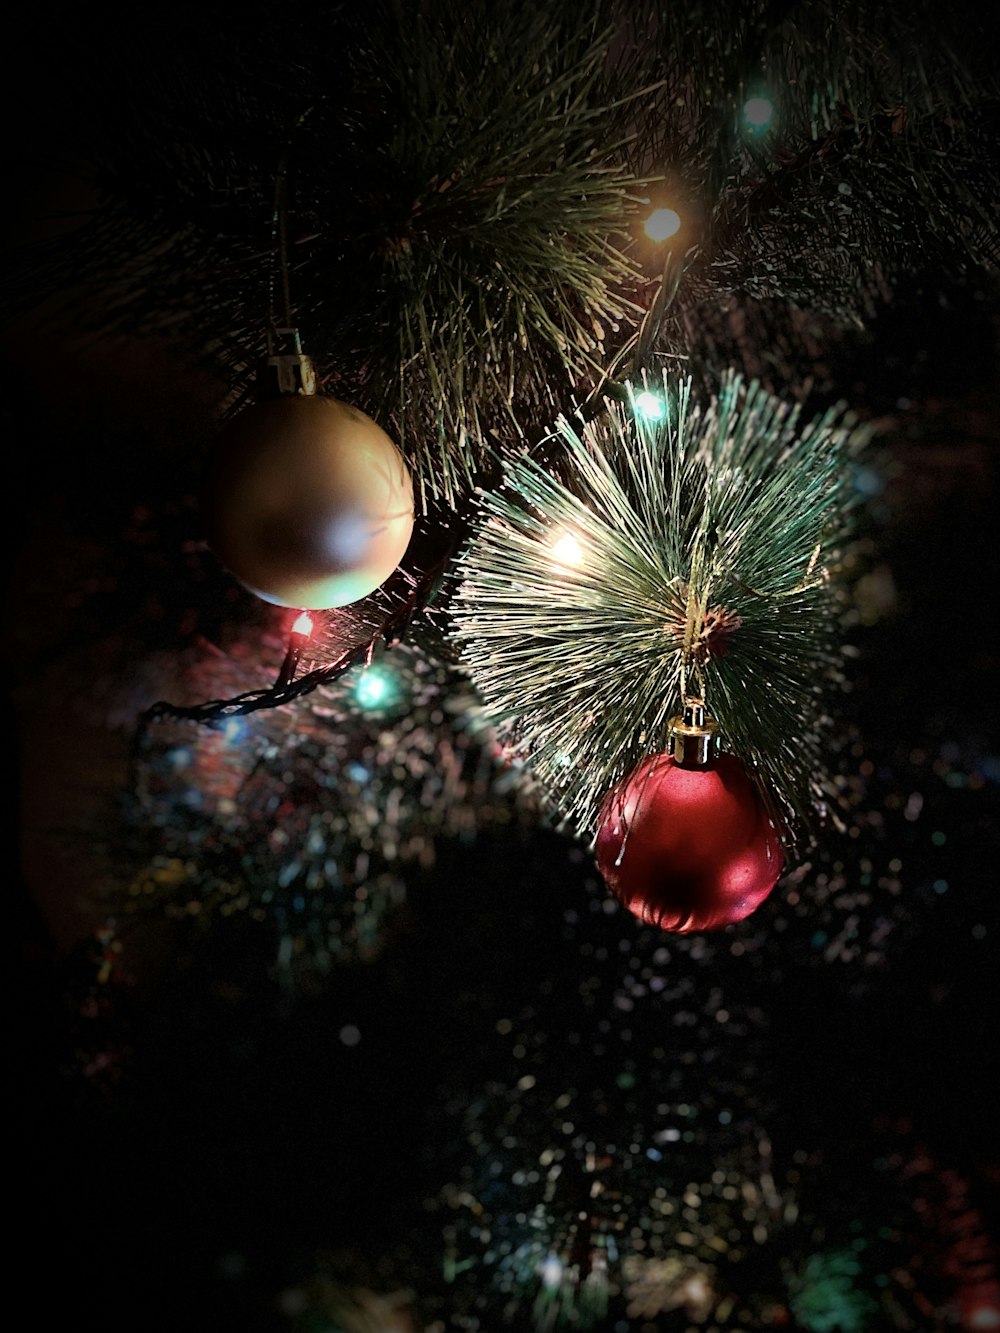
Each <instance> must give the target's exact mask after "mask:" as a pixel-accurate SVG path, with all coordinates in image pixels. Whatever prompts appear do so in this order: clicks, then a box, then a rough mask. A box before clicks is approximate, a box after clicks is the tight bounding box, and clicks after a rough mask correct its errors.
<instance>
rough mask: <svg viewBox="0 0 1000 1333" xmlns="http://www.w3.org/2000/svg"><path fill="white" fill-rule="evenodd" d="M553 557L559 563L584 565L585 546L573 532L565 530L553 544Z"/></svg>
mask: <svg viewBox="0 0 1000 1333" xmlns="http://www.w3.org/2000/svg"><path fill="white" fill-rule="evenodd" d="M552 558H553V560H555V562H556V563H557V564H559V565H582V564H583V547H582V546H581V545H580V543H579V542H578V541H577V539H576V538H575V537H574V536H573V534H572V533H571V532H564V533H563V534H562V536H561V537H560V538H559V539H558V540H557V541H555V542H553V544H552Z"/></svg>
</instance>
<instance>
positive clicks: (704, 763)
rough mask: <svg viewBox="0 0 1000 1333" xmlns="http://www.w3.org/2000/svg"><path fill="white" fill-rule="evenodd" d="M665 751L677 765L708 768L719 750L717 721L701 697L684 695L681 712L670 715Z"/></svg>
mask: <svg viewBox="0 0 1000 1333" xmlns="http://www.w3.org/2000/svg"><path fill="white" fill-rule="evenodd" d="M668 751H669V754H670V756H671V758H672V759H673V761H674V763H675V764H677V765H678V766H679V767H680V768H711V767H712V765H713V764H714V763H715V759H716V756H717V755H718V753H719V727H718V723H717V722H715V721H714V720H713V719H712V718H710V717H709V716H708V715H707V713H706V712H705V704H704V701H703V700H702V699H686V700H685V701H684V711H683V713H678V714H677V715H676V717H672V718H671V719H670V741H669V745H668Z"/></svg>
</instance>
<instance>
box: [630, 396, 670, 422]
mask: <svg viewBox="0 0 1000 1333" xmlns="http://www.w3.org/2000/svg"><path fill="white" fill-rule="evenodd" d="M635 410H636V411H637V412H638V413H639V415H640V416H641V417H645V418H646V420H647V421H662V420H663V418H664V417H665V416H666V413H667V405H666V403H665V402H664V401H663V399H662V398H661V397H660V396H659V394H656V393H650V392H649V390H648V389H644V390H643V391H642V393H637V394H636V396H635Z"/></svg>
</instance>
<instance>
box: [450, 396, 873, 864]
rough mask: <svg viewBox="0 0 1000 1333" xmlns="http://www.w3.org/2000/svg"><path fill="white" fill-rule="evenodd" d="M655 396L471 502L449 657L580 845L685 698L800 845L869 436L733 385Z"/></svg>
mask: <svg viewBox="0 0 1000 1333" xmlns="http://www.w3.org/2000/svg"><path fill="white" fill-rule="evenodd" d="M662 394H663V402H664V404H665V407H666V410H665V412H664V415H663V416H662V418H661V419H660V420H658V421H657V420H649V419H646V418H644V417H643V415H642V413H641V412H640V411H639V410H638V408H637V403H636V397H637V395H634V394H632V393H631V392H630V395H629V400H628V403H627V404H609V406H608V411H607V413H606V415H605V416H603V417H602V418H600V419H598V420H596V421H594V422H591V423H590V424H587V425H584V426H583V427H582V428H581V429H579V430H578V429H577V428H576V427H574V425H573V424H572V423H570V422H569V421H566V420H565V419H563V420H561V421H560V423H559V426H558V432H557V436H556V439H555V441H554V442H555V443H556V444H557V445H558V446H559V447H558V451H557V457H556V458H555V461H554V464H553V465H551V466H544V465H543V464H542V463H541V462H540V461H538V460H537V459H536V458H533V457H530V456H526V457H524V458H523V459H522V460H520V461H519V462H516V463H514V464H513V465H512V466H511V467H510V468H509V470H508V473H507V476H506V485H505V487H504V488H503V489H502V490H498V491H496V492H493V493H484V494H482V495H481V500H480V505H481V512H480V517H479V521H478V524H477V527H476V529H475V531H474V533H473V536H472V537H471V539H470V541H469V543H468V545H467V547H466V549H465V550H464V551H463V553H462V556H461V558H460V562H459V571H458V577H459V578H460V580H461V582H460V584H459V586H458V587H457V589H456V593H455V599H454V617H455V627H456V633H457V636H458V639H459V641H460V644H461V649H462V653H463V657H464V660H465V663H466V665H467V667H468V669H469V671H470V673H471V675H472V678H473V680H474V681H475V683H476V685H477V686H478V688H479V689H480V690H481V692H482V694H483V697H484V699H485V700H486V704H487V707H488V708H489V709H490V710H491V713H492V715H493V716H494V718H495V719H496V720H497V721H498V723H499V724H500V726H501V728H502V730H503V732H504V733H505V734H506V736H507V737H508V739H509V740H510V741H511V743H512V744H513V745H514V746H515V747H516V748H517V749H519V750H520V751H521V752H522V753H523V755H524V756H525V758H526V759H527V761H528V762H530V764H531V767H532V769H533V771H534V773H535V775H536V777H537V778H538V780H539V781H540V782H541V784H542V786H543V787H544V788H545V789H546V790H547V791H548V793H549V795H550V798H551V800H552V803H553V807H554V809H556V810H557V811H558V812H559V814H560V817H561V819H562V820H563V821H564V822H566V823H568V824H570V825H572V826H573V827H575V828H576V829H577V830H579V831H580V832H581V833H587V834H593V833H594V832H595V831H596V820H597V816H598V811H599V807H600V804H601V801H602V800H603V797H604V795H605V793H606V792H607V791H608V789H609V788H610V787H611V786H612V785H613V784H614V783H615V782H616V781H618V780H619V779H620V778H622V777H623V776H624V775H625V774H627V773H628V772H629V771H630V770H631V769H632V768H633V766H634V765H635V764H636V763H637V762H638V761H639V759H640V758H641V757H642V756H643V755H645V754H648V753H656V752H660V751H663V750H665V749H666V746H667V737H668V725H669V721H670V719H671V717H673V716H674V715H675V714H677V713H678V712H679V711H680V709H681V706H682V699H683V697H684V696H685V695H686V696H688V697H704V698H705V700H706V702H707V706H708V710H709V712H710V714H711V715H712V716H713V717H714V718H715V719H716V721H717V722H718V723H719V726H720V729H721V732H722V735H723V746H724V748H725V749H726V750H728V751H729V752H731V753H734V754H736V755H737V756H739V757H740V758H741V759H742V760H743V761H744V762H745V763H746V764H747V765H748V766H749V767H750V769H751V771H753V772H754V774H755V775H756V776H757V777H758V779H759V781H760V783H761V788H762V791H763V792H764V794H765V798H766V799H768V800H769V801H770V802H771V807H772V811H773V813H774V814H775V815H776V816H777V817H778V818H779V820H780V822H781V824H782V826H783V827H784V829H785V833H786V839H787V841H788V843H789V845H790V846H795V845H799V844H801V843H803V842H805V841H808V840H809V838H810V837H811V832H810V831H811V830H814V829H815V827H816V825H817V822H818V820H819V817H820V816H821V815H822V812H823V806H824V803H825V802H826V801H827V799H828V797H829V795H830V783H829V781H828V779H827V775H826V759H825V746H826V736H827V729H828V726H829V719H828V708H829V703H830V699H829V694H830V689H831V686H832V685H833V684H834V683H835V681H836V680H837V678H838V676H839V675H840V672H841V665H842V647H841V644H840V639H839V624H840V614H839V612H840V606H839V600H840V596H841V594H840V591H839V586H838V581H837V577H836V573H837V566H838V561H839V560H841V559H842V558H843V555H844V553H845V550H846V548H847V545H848V544H849V542H850V533H851V526H852V513H853V510H854V498H855V495H856V492H855V489H854V486H853V467H852V463H853V460H854V458H855V456H856V454H857V453H858V451H859V450H860V449H861V448H862V447H863V444H864V442H865V440H866V438H867V434H868V432H867V430H866V429H865V428H862V427H860V426H857V425H855V424H854V423H853V422H852V421H851V420H850V419H849V418H848V417H847V415H846V414H845V413H844V411H843V410H841V409H839V408H838V409H831V410H828V411H827V412H826V413H825V414H823V415H822V416H819V417H817V418H815V419H813V420H810V421H803V420H802V419H801V412H800V409H799V408H798V407H795V406H790V405H788V404H786V403H784V402H782V401H781V400H779V399H777V398H776V397H774V396H773V395H771V394H769V393H768V392H766V391H765V390H764V389H763V388H762V387H761V386H760V385H759V384H757V383H756V382H754V381H750V382H747V381H745V380H743V379H742V378H741V377H739V376H738V375H736V374H730V375H727V376H726V377H725V378H724V379H723V381H722V383H721V385H720V387H719V390H718V393H717V394H716V395H705V396H704V398H703V399H702V398H700V397H698V396H697V395H696V394H695V392H694V386H693V382H692V380H691V379H690V378H687V379H682V380H680V381H670V380H669V379H668V378H666V377H664V381H663V385H662ZM550 443H552V442H550Z"/></svg>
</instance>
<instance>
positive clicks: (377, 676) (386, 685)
mask: <svg viewBox="0 0 1000 1333" xmlns="http://www.w3.org/2000/svg"><path fill="white" fill-rule="evenodd" d="M398 693H399V690H398V687H397V685H396V681H395V679H394V678H393V675H392V673H391V672H389V671H387V670H386V669H385V668H384V667H367V668H366V669H365V670H364V671H363V672H362V673H361V675H360V676H359V677H358V680H357V684H356V685H355V686H354V699H355V702H356V703H357V704H358V705H359V707H361V708H373V709H374V708H385V707H386V706H387V705H388V704H391V703H392V702H393V701H394V700H395V698H396V697H397V695H398Z"/></svg>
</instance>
